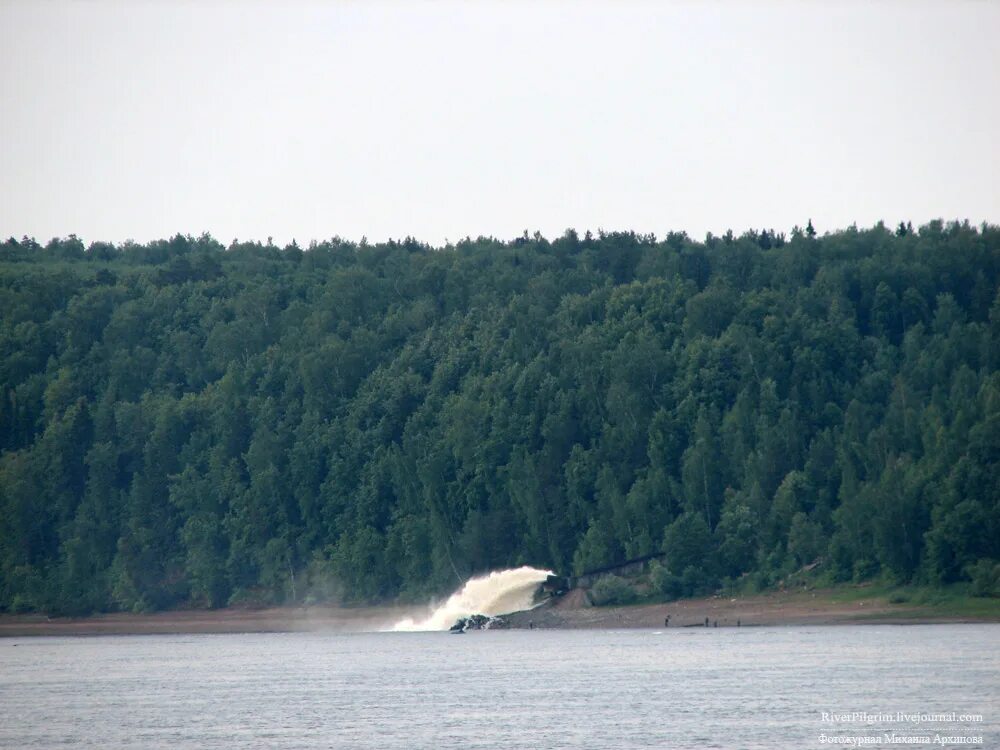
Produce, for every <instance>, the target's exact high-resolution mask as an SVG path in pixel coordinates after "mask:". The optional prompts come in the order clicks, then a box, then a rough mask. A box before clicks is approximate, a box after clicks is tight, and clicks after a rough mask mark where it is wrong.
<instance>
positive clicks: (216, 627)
mask: <svg viewBox="0 0 1000 750" xmlns="http://www.w3.org/2000/svg"><path fill="white" fill-rule="evenodd" d="M426 614H427V607H394V606H383V607H320V606H313V607H272V608H266V609H246V608H240V609H236V608H229V609H216V610H179V611H170V612H155V613H151V614H132V613H112V614H102V615H94V616H92V617H83V618H64V617H56V618H48V617H45V616H44V615H0V637H5V636H6V637H14V636H17V637H23V636H36V635H43V636H92V635H153V634H160V635H162V634H184V633H288V632H323V631H330V632H362V631H373V630H382V629H387V628H389V627H391V626H392V625H393V623H396V622H398V621H399V620H401V619H403V618H404V617H421V616H425V615H426ZM667 616H669V617H670V625H669V627H671V628H683V627H699V626H700V627H704V625H705V618H708V621H709V626H716V627H720V628H723V627H736V626H737V624H738V625H739V626H740V627H752V626H765V625H844V624H865V623H868V624H926V623H963V622H1000V600H998V599H982V598H975V597H970V596H965V595H958V594H954V593H949V592H947V591H942V592H934V591H930V592H928V591H927V590H907V589H890V588H879V587H877V586H845V587H841V588H835V589H816V590H812V591H804V590H797V591H773V592H767V593H762V594H755V595H751V596H736V597H725V596H711V597H703V598H699V599H681V600H678V601H673V602H665V603H663V602H661V603H654V604H636V605H631V606H626V607H593V606H589V605H588V604H587V602H586V598H585V596H584V592H583V591H582V590H579V589H577V590H574V591H571V592H569V593H568V594H566V595H565V596H562V597H559V598H557V599H553V600H550V601H549V602H546V603H545V604H543V605H542V606H540V607H537V608H535V609H533V610H529V611H526V612H516V613H514V614H512V615H507V616H505V618H504V619H505V620H507V622H508V623H509V625H510V627H512V628H539V629H542V628H553V629H560V628H561V629H582V628H594V629H608V628H657V629H659V628H662V627H663V626H664V620H665V619H666V618H667Z"/></svg>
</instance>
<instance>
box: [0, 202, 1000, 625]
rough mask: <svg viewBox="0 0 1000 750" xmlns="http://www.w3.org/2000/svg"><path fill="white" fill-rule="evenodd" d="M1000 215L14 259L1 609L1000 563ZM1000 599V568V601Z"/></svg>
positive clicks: (21, 248)
mask: <svg viewBox="0 0 1000 750" xmlns="http://www.w3.org/2000/svg"><path fill="white" fill-rule="evenodd" d="M998 272H1000V228H998V227H994V226H989V225H984V226H982V227H978V228H977V227H972V226H969V225H968V224H967V223H964V224H959V223H952V224H943V223H941V222H932V223H930V224H928V225H927V226H923V227H921V228H920V229H919V230H916V231H915V230H913V229H912V228H911V227H908V226H906V225H900V227H899V228H898V229H896V230H891V229H887V228H886V227H884V226H883V225H881V224H880V225H878V226H876V227H874V228H872V229H868V230H858V229H855V228H850V229H848V230H845V231H839V232H836V233H833V234H828V235H824V236H822V237H819V236H815V233H814V232H813V231H812V227H811V225H810V227H809V228H808V230H807V231H799V230H795V231H793V232H792V233H791V236H790V237H785V236H784V235H781V234H777V233H774V232H771V231H763V232H748V233H745V234H744V235H742V236H740V237H735V236H733V235H732V234H727V235H726V236H724V237H713V236H711V235H710V236H708V237H707V238H706V239H705V241H704V242H696V241H693V240H692V239H690V238H689V237H687V236H686V235H684V234H670V235H668V236H667V237H666V238H664V239H662V240H658V239H657V238H655V237H653V236H643V235H636V234H633V233H610V234H606V233H601V234H599V235H597V236H593V235H591V234H590V233H587V234H586V235H585V236H578V235H577V234H576V233H574V232H572V231H567V232H566V233H565V234H564V235H563V236H562V237H560V238H558V239H555V240H551V241H550V240H548V239H546V238H544V237H542V236H540V235H538V234H536V235H535V236H533V237H532V236H528V235H527V233H526V234H525V235H524V236H523V237H520V238H517V239H515V240H513V241H510V242H504V241H498V240H494V239H491V238H479V239H477V240H469V239H467V240H465V241H462V242H459V243H458V244H456V245H449V246H448V247H445V248H440V249H435V248H430V247H428V246H426V245H423V244H420V243H417V242H415V241H413V240H405V241H402V242H389V243H386V244H376V245H371V244H368V243H367V242H364V241H362V242H361V243H360V244H355V243H352V242H347V241H343V240H340V239H334V240H332V241H329V242H322V243H318V244H315V243H314V244H313V245H312V246H310V247H309V248H308V249H303V248H300V247H298V246H297V245H296V244H294V243H293V244H291V245H289V246H287V247H284V248H278V247H275V246H272V245H271V244H270V243H268V244H267V245H262V244H259V243H238V242H234V243H233V244H232V245H230V246H229V247H228V248H225V247H223V246H222V245H220V244H219V243H218V242H216V241H215V240H213V239H212V238H210V237H208V236H203V237H200V238H192V237H184V236H177V237H174V238H173V239H171V240H169V241H161V242H153V243H150V244H147V245H135V244H127V245H125V246H121V247H116V246H112V245H108V244H103V243H94V244H91V245H90V246H89V247H86V246H84V244H83V243H82V242H80V241H79V240H78V239H77V238H75V237H70V238H69V239H63V240H53V241H52V242H50V243H49V244H47V245H45V246H40V245H38V244H36V243H35V242H34V241H32V240H29V239H25V240H22V241H15V240H13V239H12V240H9V241H8V242H6V243H5V244H4V245H2V246H0V310H2V313H0V314H2V322H0V353H2V356H0V388H2V392H0V449H2V458H0V609H3V610H6V611H26V610H43V611H49V612H55V613H74V614H75V613H86V612H91V611H95V610H108V609H118V608H121V609H135V610H145V609H156V608H165V607H172V606H179V605H188V604H193V605H196V606H220V605H225V604H227V603H238V602H241V601H273V602H282V601H312V600H323V599H330V598H338V599H342V600H345V601H373V600H382V599H387V598H392V597H402V598H408V599H414V598H419V597H423V596H426V595H428V594H430V593H441V592H445V591H448V590H450V589H452V588H454V587H455V585H456V584H457V583H458V582H459V581H460V580H463V579H464V578H465V577H466V576H468V575H469V574H472V573H475V572H479V571H484V570H487V569H492V568H503V567H509V566H515V565H520V564H524V563H527V564H531V565H535V566H539V567H549V568H552V569H555V570H558V571H563V572H569V571H570V570H574V569H575V570H576V571H582V570H585V569H590V568H595V567H599V566H602V565H606V564H610V563H614V562H617V561H620V560H623V559H626V558H631V557H635V556H639V555H643V554H647V553H650V552H653V551H657V550H661V549H662V550H665V551H666V553H667V557H666V564H665V566H664V567H663V568H662V569H661V570H658V576H657V577H658V578H659V579H660V580H661V581H662V586H663V588H664V590H665V591H667V590H682V591H684V592H693V591H696V590H700V589H707V588H711V587H713V586H718V585H719V584H720V583H721V582H725V581H727V580H729V581H738V582H740V583H741V584H745V585H748V586H768V585H771V584H773V583H775V582H777V581H779V580H781V579H782V578H784V577H786V576H788V575H789V574H791V573H793V572H795V571H798V570H800V569H802V568H804V567H806V568H811V569H812V570H814V571H816V573H817V574H822V575H825V576H827V577H828V578H829V579H830V580H863V579H866V578H870V577H874V576H886V577H891V578H892V579H895V580H898V581H901V582H911V581H917V582H926V583H946V582H952V581H960V580H968V579H970V578H975V579H976V580H977V582H978V584H979V585H981V584H982V581H983V580H987V581H988V580H992V579H990V576H995V575H996V573H997V571H998V570H1000V568H998V567H997V563H998V561H1000V368H998V365H1000V347H998V344H1000V296H998ZM987 588H988V586H987Z"/></svg>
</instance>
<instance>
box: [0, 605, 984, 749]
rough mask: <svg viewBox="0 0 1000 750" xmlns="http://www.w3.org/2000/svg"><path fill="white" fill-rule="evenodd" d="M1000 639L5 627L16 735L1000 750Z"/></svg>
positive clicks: (2, 708) (3, 666)
mask: <svg viewBox="0 0 1000 750" xmlns="http://www.w3.org/2000/svg"><path fill="white" fill-rule="evenodd" d="M998 647H1000V625H928V626H909V627H893V626H858V627H854V626H850V627H826V628H743V629H739V630H737V629H735V628H727V629H721V628H720V629H718V630H715V629H708V630H705V629H693V628H692V629H676V630H675V629H671V630H666V631H662V632H654V631H540V630H535V631H498V632H484V633H468V634H465V635H460V636H454V635H450V634H447V633H371V634H334V633H331V634H304V633H295V634H286V635H197V636H190V635H188V636H126V637H117V636H114V637H112V636H107V637H91V638H16V639H0V747H5V748H7V747H10V748H57V747H73V748H90V747H93V748H253V747H260V748H463V749H467V748H497V747H503V748H648V747H655V748H678V749H679V748H812V747H817V748H818V747H836V745H830V744H824V743H823V742H822V738H823V736H824V735H825V736H826V737H841V738H846V737H857V736H860V737H869V738H870V737H881V736H882V735H883V733H884V732H885V731H895V732H896V733H897V735H905V736H927V737H930V738H933V737H934V736H935V735H936V734H937V735H940V736H942V737H945V736H947V737H954V736H965V737H977V736H978V737H982V738H983V739H982V744H980V745H971V746H977V747H985V748H1000V655H998V654H1000V648H998ZM823 711H826V712H828V713H836V712H861V711H867V712H868V713H869V714H875V713H883V714H892V715H895V714H896V712H904V713H908V714H912V713H924V714H927V713H945V712H957V713H960V714H962V713H964V714H981V715H982V717H983V721H982V722H981V723H974V722H969V721H956V722H937V723H925V724H922V725H918V724H912V723H906V722H905V721H904V722H885V721H882V722H881V723H875V724H865V723H862V722H858V721H854V722H850V721H849V722H840V723H833V722H831V721H824V720H823V716H822V713H821V712H823ZM883 742H884V740H883ZM967 746H969V745H967ZM934 747H941V745H940V744H937V745H934Z"/></svg>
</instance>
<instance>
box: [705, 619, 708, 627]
mask: <svg viewBox="0 0 1000 750" xmlns="http://www.w3.org/2000/svg"><path fill="white" fill-rule="evenodd" d="M705 627H706V628H707V627H708V618H707V617H706V618H705Z"/></svg>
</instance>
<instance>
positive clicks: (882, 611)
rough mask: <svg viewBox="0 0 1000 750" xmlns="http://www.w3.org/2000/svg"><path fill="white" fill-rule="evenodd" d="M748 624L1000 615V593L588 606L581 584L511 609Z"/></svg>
mask: <svg viewBox="0 0 1000 750" xmlns="http://www.w3.org/2000/svg"><path fill="white" fill-rule="evenodd" d="M667 617H669V618H670V620H669V626H668V627H672V628H676V627H682V628H683V627H704V626H705V621H706V619H707V620H708V623H709V626H710V627H720V628H722V627H737V626H741V627H747V626H751V627H752V626H764V625H845V624H854V625H857V624H865V623H868V624H928V623H963V622H1000V600H998V599H977V598H974V597H970V596H965V595H961V596H959V595H955V594H949V593H948V592H946V591H942V592H928V591H926V590H916V591H912V592H910V593H908V592H907V590H905V589H888V588H880V587H877V586H845V587H841V588H834V589H817V590H811V591H806V590H796V591H772V592H767V593H761V594H754V595H750V596H732V597H729V596H718V595H717V596H710V597H703V598H698V599H680V600H677V601H673V602H660V603H655V604H636V605H630V606H623V607H593V606H588V605H587V602H586V598H585V595H584V592H583V591H581V590H579V589H577V590H574V591H571V592H569V593H568V594H566V595H565V596H563V597H561V598H559V599H554V600H551V601H550V602H546V603H545V604H543V605H542V606H540V607H537V608H536V609H533V610H531V611H529V612H518V613H515V614H513V615H510V616H508V618H507V619H508V621H509V622H510V626H511V627H514V628H526V627H534V628H662V627H664V624H665V621H666V618H667Z"/></svg>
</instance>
